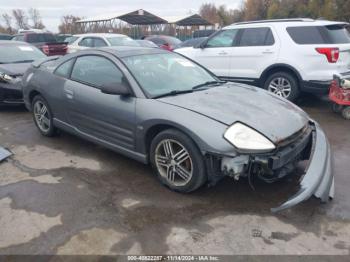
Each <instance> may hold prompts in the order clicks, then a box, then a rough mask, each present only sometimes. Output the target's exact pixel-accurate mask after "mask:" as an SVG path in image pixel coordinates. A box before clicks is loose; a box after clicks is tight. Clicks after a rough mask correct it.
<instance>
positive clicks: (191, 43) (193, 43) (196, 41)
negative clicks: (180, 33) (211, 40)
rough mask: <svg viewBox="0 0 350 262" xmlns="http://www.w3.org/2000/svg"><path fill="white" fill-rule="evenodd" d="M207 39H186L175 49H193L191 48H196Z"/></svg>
mask: <svg viewBox="0 0 350 262" xmlns="http://www.w3.org/2000/svg"><path fill="white" fill-rule="evenodd" d="M207 38H208V37H198V38H191V39H188V40H186V41H184V42H182V43H181V44H179V45H178V46H177V47H176V49H179V48H183V47H193V46H197V45H199V44H200V43H202V42H203V41H205V40H206V39H207Z"/></svg>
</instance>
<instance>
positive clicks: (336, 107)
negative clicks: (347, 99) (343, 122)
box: [332, 103, 344, 114]
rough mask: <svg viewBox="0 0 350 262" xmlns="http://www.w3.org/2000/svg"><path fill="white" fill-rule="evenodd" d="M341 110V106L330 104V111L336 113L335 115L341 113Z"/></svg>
mask: <svg viewBox="0 0 350 262" xmlns="http://www.w3.org/2000/svg"><path fill="white" fill-rule="evenodd" d="M343 108H344V106H343V105H338V104H336V103H333V104H332V111H333V112H334V113H337V114H338V113H340V112H342V110H343Z"/></svg>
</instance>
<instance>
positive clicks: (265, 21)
mask: <svg viewBox="0 0 350 262" xmlns="http://www.w3.org/2000/svg"><path fill="white" fill-rule="evenodd" d="M313 21H315V20H314V19H311V18H287V19H270V20H257V21H246V22H238V23H234V24H233V25H244V24H260V23H282V22H313Z"/></svg>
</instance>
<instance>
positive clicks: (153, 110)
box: [136, 99, 236, 156]
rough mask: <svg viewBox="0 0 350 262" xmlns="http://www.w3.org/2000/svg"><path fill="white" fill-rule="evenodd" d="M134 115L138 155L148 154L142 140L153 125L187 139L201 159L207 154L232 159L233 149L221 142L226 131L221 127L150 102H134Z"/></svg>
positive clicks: (169, 107)
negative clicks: (135, 112)
mask: <svg viewBox="0 0 350 262" xmlns="http://www.w3.org/2000/svg"><path fill="white" fill-rule="evenodd" d="M136 111H137V114H136V116H137V117H138V119H137V123H138V125H137V130H136V139H137V145H138V146H139V148H140V151H141V152H142V153H145V154H148V152H147V148H146V145H145V136H146V134H147V132H148V131H149V130H150V128H152V127H154V126H156V125H167V126H171V127H173V128H176V129H178V130H180V131H182V132H184V133H185V134H187V135H188V136H189V137H191V138H192V140H193V141H194V142H195V143H196V144H197V146H198V148H199V149H200V151H201V152H202V154H203V155H204V154H206V153H208V152H211V153H214V154H220V155H227V156H235V155H236V152H235V150H234V148H233V146H232V145H231V144H230V143H228V142H227V141H226V140H225V139H224V138H223V135H224V132H225V131H226V129H227V127H228V126H227V125H225V124H222V123H220V122H218V121H215V120H213V119H211V118H208V117H206V116H203V115H201V114H198V113H196V112H193V111H190V110H187V109H184V108H180V107H177V106H174V105H169V104H165V103H162V102H159V101H156V100H154V99H138V101H137V104H136Z"/></svg>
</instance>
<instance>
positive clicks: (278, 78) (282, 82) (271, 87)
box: [264, 71, 300, 101]
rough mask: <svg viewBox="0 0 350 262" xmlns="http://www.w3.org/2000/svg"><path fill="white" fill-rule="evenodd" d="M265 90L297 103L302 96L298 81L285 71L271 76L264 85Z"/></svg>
mask: <svg viewBox="0 0 350 262" xmlns="http://www.w3.org/2000/svg"><path fill="white" fill-rule="evenodd" d="M264 88H265V89H266V90H267V91H269V92H271V93H274V94H276V95H278V96H281V97H283V98H285V99H288V100H289V101H295V100H296V99H297V98H298V97H299V94H300V91H299V83H298V80H297V79H296V78H295V77H294V76H293V75H292V74H290V73H287V72H283V71H280V72H277V73H274V74H272V75H270V76H269V77H268V78H267V79H266V81H265V83H264Z"/></svg>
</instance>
